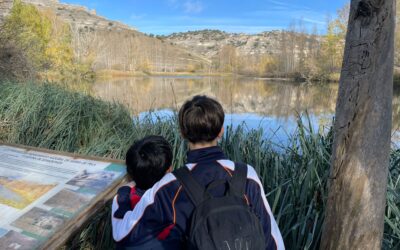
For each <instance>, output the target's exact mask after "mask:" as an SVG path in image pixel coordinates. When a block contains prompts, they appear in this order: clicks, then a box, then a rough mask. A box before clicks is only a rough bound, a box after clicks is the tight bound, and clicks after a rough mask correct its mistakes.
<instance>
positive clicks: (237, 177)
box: [230, 162, 247, 197]
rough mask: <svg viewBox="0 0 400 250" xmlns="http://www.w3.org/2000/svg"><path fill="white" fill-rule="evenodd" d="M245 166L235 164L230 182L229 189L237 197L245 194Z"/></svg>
mask: <svg viewBox="0 0 400 250" xmlns="http://www.w3.org/2000/svg"><path fill="white" fill-rule="evenodd" d="M246 182H247V164H244V163H241V162H235V171H234V172H233V175H232V178H231V180H230V189H231V190H232V191H233V193H234V194H236V195H237V196H239V197H242V196H244V195H245V193H246Z"/></svg>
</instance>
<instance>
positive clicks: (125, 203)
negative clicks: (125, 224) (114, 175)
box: [113, 183, 135, 219]
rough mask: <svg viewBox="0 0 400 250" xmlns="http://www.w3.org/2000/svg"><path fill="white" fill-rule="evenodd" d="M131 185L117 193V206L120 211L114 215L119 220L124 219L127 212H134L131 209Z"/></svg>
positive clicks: (123, 187)
mask: <svg viewBox="0 0 400 250" xmlns="http://www.w3.org/2000/svg"><path fill="white" fill-rule="evenodd" d="M133 186H135V185H134V183H133ZM131 189H132V187H131V183H128V185H126V186H122V187H120V188H119V189H118V191H117V204H118V209H117V210H116V211H115V213H114V215H113V216H114V217H115V218H118V219H122V218H124V215H125V213H126V212H128V211H130V210H132V208H131V198H130V194H131Z"/></svg>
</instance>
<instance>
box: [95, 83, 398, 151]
mask: <svg viewBox="0 0 400 250" xmlns="http://www.w3.org/2000/svg"><path fill="white" fill-rule="evenodd" d="M90 92H91V93H92V94H93V95H95V96H97V97H100V98H101V99H104V100H108V101H116V102H119V103H122V104H124V105H126V106H127V107H128V108H129V109H130V111H131V112H132V114H133V115H134V116H139V117H143V116H145V115H147V114H148V112H149V111H152V112H151V114H152V115H153V116H161V117H168V116H172V115H173V111H174V110H177V109H178V108H179V107H180V106H181V105H182V104H183V103H184V102H185V100H187V99H188V98H190V97H192V96H194V95H209V96H211V97H214V98H216V99H217V100H218V101H219V102H221V104H222V105H223V107H224V110H225V112H226V114H227V115H226V118H225V126H227V125H233V126H237V125H238V124H241V123H242V122H245V123H246V126H247V128H248V129H252V128H259V127H262V128H263V130H264V133H265V137H267V138H270V139H272V140H273V141H275V142H277V143H284V144H285V142H286V141H287V138H288V134H292V133H293V132H294V130H295V129H296V120H297V117H298V115H302V116H303V117H305V116H306V114H305V112H306V111H307V113H308V119H309V120H310V121H311V124H312V126H313V128H314V129H315V130H318V129H326V128H328V127H329V126H330V124H331V122H332V118H333V116H334V113H335V107H336V97H337V92H338V84H337V83H325V84H306V83H294V82H288V81H275V80H274V81H271V80H265V79H255V78H232V77H186V76H176V77H174V76H157V77H131V78H126V79H108V80H98V81H97V82H95V83H94V84H93V85H92V87H91V90H90ZM399 127H400V88H399V87H397V88H395V89H394V99H393V138H394V140H396V141H400V133H399V132H398V131H399Z"/></svg>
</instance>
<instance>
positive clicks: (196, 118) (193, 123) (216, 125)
mask: <svg viewBox="0 0 400 250" xmlns="http://www.w3.org/2000/svg"><path fill="white" fill-rule="evenodd" d="M224 118H225V114H224V110H223V108H222V106H221V104H219V103H218V102H217V101H216V100H214V99H212V98H209V97H207V96H195V97H193V99H192V100H189V101H186V102H185V104H183V106H182V107H181V109H180V110H179V127H180V130H181V133H182V136H183V137H184V138H185V139H187V140H189V141H190V142H192V143H199V142H210V141H213V140H214V139H215V138H217V136H218V134H219V132H220V131H221V128H222V126H223V125H224Z"/></svg>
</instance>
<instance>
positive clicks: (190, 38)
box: [161, 30, 283, 58]
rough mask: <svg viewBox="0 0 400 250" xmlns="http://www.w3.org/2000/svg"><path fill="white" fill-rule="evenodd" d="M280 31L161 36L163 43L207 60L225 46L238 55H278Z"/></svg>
mask: <svg viewBox="0 0 400 250" xmlns="http://www.w3.org/2000/svg"><path fill="white" fill-rule="evenodd" d="M282 35H283V32H282V31H270V32H262V33H259V34H254V35H250V34H244V33H227V32H224V31H220V30H199V31H189V32H183V33H173V34H171V35H168V36H162V37H161V38H162V39H163V40H165V41H168V42H171V43H173V44H176V45H180V46H182V47H184V48H186V49H187V50H190V51H193V52H196V53H198V54H201V55H204V56H206V57H207V58H213V57H215V56H217V55H218V54H219V53H220V51H221V49H222V48H223V47H224V46H226V45H231V46H233V47H235V48H236V52H237V53H238V54H239V55H244V56H249V55H262V54H277V53H279V48H280V41H281V39H282Z"/></svg>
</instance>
